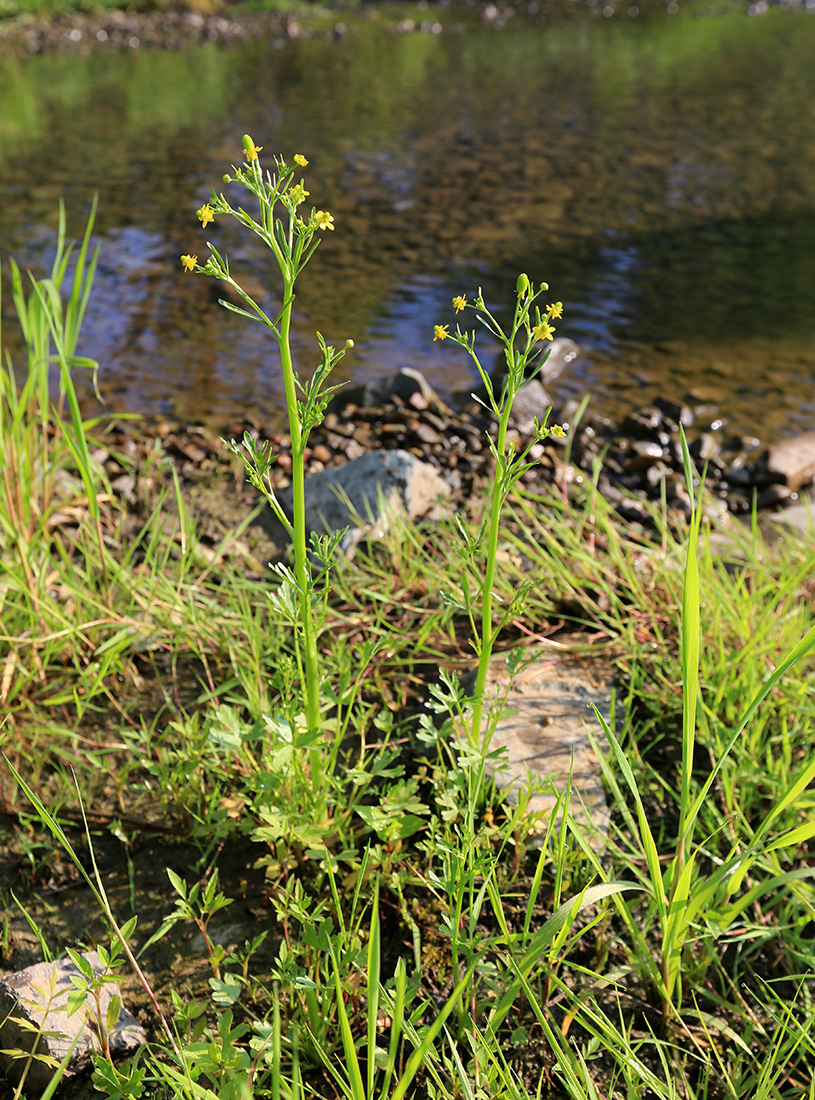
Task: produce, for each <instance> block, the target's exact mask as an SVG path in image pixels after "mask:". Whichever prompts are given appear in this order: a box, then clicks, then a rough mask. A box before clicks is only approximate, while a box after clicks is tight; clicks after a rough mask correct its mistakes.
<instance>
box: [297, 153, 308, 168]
mask: <svg viewBox="0 0 815 1100" xmlns="http://www.w3.org/2000/svg"><path fill="white" fill-rule="evenodd" d="M294 163H295V164H299V165H300V167H301V168H305V166H306V165H307V164H308V161H307V160H306V158H305V157H304V156H303V154H302V153H295V154H294Z"/></svg>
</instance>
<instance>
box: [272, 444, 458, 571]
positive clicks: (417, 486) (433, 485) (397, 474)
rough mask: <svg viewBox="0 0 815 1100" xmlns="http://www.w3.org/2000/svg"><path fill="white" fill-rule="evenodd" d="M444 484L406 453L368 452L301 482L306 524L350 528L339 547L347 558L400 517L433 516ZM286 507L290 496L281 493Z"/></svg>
mask: <svg viewBox="0 0 815 1100" xmlns="http://www.w3.org/2000/svg"><path fill="white" fill-rule="evenodd" d="M449 495H450V489H449V486H448V485H447V483H446V482H445V481H443V480H442V478H441V477H440V476H439V474H438V473H437V472H436V470H435V469H434V467H433V466H431V465H430V464H429V463H427V462H422V461H421V460H420V459H418V458H416V457H415V456H414V455H412V454H409V453H408V452H407V451H371V452H370V453H368V454H365V455H362V457H361V458H357V459H355V460H354V461H353V462H349V463H347V464H346V465H345V466H340V467H338V468H335V469H331V470H324V471H323V472H322V473H319V474H314V475H313V476H312V477H309V478H307V479H306V525H307V527H308V529H309V530H310V531H317V532H326V531H337V530H339V529H340V528H342V527H349V530H348V532H347V533H346V535H345V538H344V539H343V543H342V547H343V550H344V551H345V552H346V553H347V554H352V553H353V551H354V550H355V549H356V547H357V545H358V544H359V542H360V541H361V540H362V539H363V538H365V537H366V536H369V537H374V538H381V537H382V535H383V534H384V533H385V532H386V531H387V530H388V529H389V528H390V526H391V525H392V523H393V521H394V519H395V518H396V517H397V516H399V515H407V517H408V518H409V519H412V520H415V519H420V518H421V517H423V516H429V517H430V518H431V519H432V518H434V516H438V515H439V514H440V512H439V511H438V508H439V504H440V501H443V500H445V499H446V498H447V497H449ZM281 503H282V504H283V507H284V508H286V509H287V510H290V509H291V492H290V491H289V492H287V493H286V494H281Z"/></svg>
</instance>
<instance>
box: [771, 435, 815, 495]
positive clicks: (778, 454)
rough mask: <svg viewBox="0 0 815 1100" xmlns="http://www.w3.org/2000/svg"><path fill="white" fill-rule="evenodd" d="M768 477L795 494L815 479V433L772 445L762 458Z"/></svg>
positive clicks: (783, 440)
mask: <svg viewBox="0 0 815 1100" xmlns="http://www.w3.org/2000/svg"><path fill="white" fill-rule="evenodd" d="M764 463H765V465H766V469H767V473H768V475H769V476H770V477H771V478H772V479H773V480H775V481H780V482H781V483H782V484H784V485H786V486H787V488H789V489H791V490H792V491H793V492H795V490H796V489H798V488H800V486H801V485H806V484H807V483H808V482H810V481H812V479H813V477H815V432H806V433H805V434H804V435H797V436H795V437H794V438H793V439H782V440H781V441H780V442H779V443H774V444H773V445H772V447H770V448H769V450H768V451H767V452H766V454H765V456H764Z"/></svg>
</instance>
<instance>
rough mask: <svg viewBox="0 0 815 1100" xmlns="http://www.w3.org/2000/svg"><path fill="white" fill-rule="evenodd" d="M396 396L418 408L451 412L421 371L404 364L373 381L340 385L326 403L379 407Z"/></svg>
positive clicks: (337, 406) (340, 407)
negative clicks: (400, 368)
mask: <svg viewBox="0 0 815 1100" xmlns="http://www.w3.org/2000/svg"><path fill="white" fill-rule="evenodd" d="M395 397H396V398H398V399H399V400H400V401H404V403H405V404H406V405H413V406H415V407H416V408H418V409H434V410H435V411H436V412H439V413H441V414H442V415H445V416H446V415H447V414H449V412H450V409H449V407H448V406H447V405H445V403H444V402H443V401H442V399H441V398H440V397H439V395H438V394H437V393H436V391H435V390H434V389H433V387H432V386H431V385H430V383H429V382H428V381H427V379H426V378H425V376H424V375H423V374H422V373H421V371H418V370H413V369H411V368H410V367H403V368H402V370H399V371H397V372H396V373H395V374H390V375H388V376H387V377H386V378H376V379H374V380H373V381H372V382H362V383H359V384H358V385H351V386H343V388H342V389H341V390H340V391H339V393H337V394H335V396H334V397H333V398H332V399H331V402H330V404H329V406H328V407H329V409H334V410H342V409H344V408H345V407H346V406H348V405H362V406H365V407H370V408H377V409H378V408H381V407H382V406H383V405H388V404H392V403H393V399H394V398H395Z"/></svg>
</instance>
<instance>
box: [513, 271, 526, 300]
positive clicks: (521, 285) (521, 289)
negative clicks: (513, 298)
mask: <svg viewBox="0 0 815 1100" xmlns="http://www.w3.org/2000/svg"><path fill="white" fill-rule="evenodd" d="M515 289H516V290H517V291H518V297H519V298H523V297H525V295H526V292H527V290H529V276H528V275H524V274H523V273H521V274H520V275H519V276H518V281H517V283H516V284H515Z"/></svg>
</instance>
